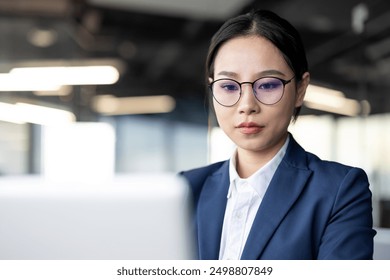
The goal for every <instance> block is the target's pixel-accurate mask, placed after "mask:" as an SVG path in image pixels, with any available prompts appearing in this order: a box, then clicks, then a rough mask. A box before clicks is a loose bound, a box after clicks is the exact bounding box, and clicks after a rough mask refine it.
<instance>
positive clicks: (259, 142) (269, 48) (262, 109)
mask: <svg viewBox="0 0 390 280" xmlns="http://www.w3.org/2000/svg"><path fill="white" fill-rule="evenodd" d="M265 76H274V77H278V78H281V79H283V80H290V79H291V78H292V77H293V76H294V72H293V71H292V70H291V69H290V67H289V66H288V65H287V63H286V61H285V60H284V58H283V55H282V53H281V52H280V51H279V50H278V49H277V48H276V47H275V46H274V45H273V44H272V43H271V42H270V41H268V40H267V39H265V38H263V37H259V36H246V37H237V38H234V39H231V40H229V41H227V42H225V43H224V44H223V45H222V46H221V47H220V49H219V51H218V53H217V55H216V57H215V61H214V80H217V79H223V78H229V79H234V80H236V81H238V82H240V83H242V82H253V81H255V80H257V79H259V78H261V77H265ZM308 80H309V74H308V73H305V75H304V78H303V80H302V82H300V83H299V86H298V87H297V84H296V79H293V80H292V81H291V82H290V83H288V84H286V85H285V89H284V94H283V97H282V99H281V100H280V101H279V102H277V103H276V104H273V105H264V104H262V103H260V102H259V101H257V99H256V98H255V96H254V93H253V89H252V86H251V85H250V84H243V85H242V93H241V98H240V100H239V101H238V102H237V103H236V104H235V105H234V106H232V107H224V106H222V105H220V104H219V103H218V102H216V101H215V99H214V100H213V103H214V108H215V113H216V116H217V120H218V123H219V125H220V127H221V128H222V129H223V131H224V132H225V133H226V134H227V135H228V136H229V138H230V139H231V140H232V141H233V142H234V143H235V144H236V145H237V147H238V151H239V152H240V151H242V150H245V151H249V152H256V153H269V152H270V153H271V154H274V153H276V152H277V150H279V149H280V147H281V146H282V145H283V144H284V141H285V139H286V137H287V128H288V126H289V124H290V122H291V118H292V115H293V113H294V109H295V107H299V106H301V105H302V103H303V97H304V94H305V90H306V86H307V83H308ZM211 81H212V80H211Z"/></svg>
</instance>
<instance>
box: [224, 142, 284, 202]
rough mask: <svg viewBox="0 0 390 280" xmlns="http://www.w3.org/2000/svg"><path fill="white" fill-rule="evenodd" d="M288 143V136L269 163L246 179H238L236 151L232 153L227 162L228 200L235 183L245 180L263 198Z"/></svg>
mask: <svg viewBox="0 0 390 280" xmlns="http://www.w3.org/2000/svg"><path fill="white" fill-rule="evenodd" d="M289 142H290V135H288V137H287V139H286V141H285V143H284V144H283V146H282V147H281V148H280V150H279V151H278V152H277V154H276V155H275V156H274V157H273V158H272V159H271V160H270V161H269V162H267V164H266V165H264V166H263V167H261V168H260V169H259V170H257V171H256V172H255V173H254V174H252V175H251V176H250V177H248V178H246V179H242V178H240V176H239V175H238V173H237V170H236V156H237V149H236V150H235V151H234V153H233V155H232V156H231V158H230V162H229V178H230V187H229V191H228V196H227V197H228V198H229V197H230V196H231V194H232V188H233V186H234V185H235V182H237V181H238V180H246V181H247V182H248V183H249V185H250V186H252V187H253V188H254V189H255V191H256V192H257V193H258V194H259V195H260V196H263V195H264V193H265V191H266V190H267V188H268V185H269V183H270V182H271V180H272V177H273V175H274V174H275V172H276V169H277V168H278V166H279V164H280V162H281V161H282V159H283V157H284V155H285V154H286V150H287V146H288V143H289Z"/></svg>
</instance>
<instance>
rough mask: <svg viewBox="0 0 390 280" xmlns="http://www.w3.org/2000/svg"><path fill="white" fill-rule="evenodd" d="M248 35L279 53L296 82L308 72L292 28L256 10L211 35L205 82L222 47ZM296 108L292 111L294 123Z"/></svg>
mask: <svg viewBox="0 0 390 280" xmlns="http://www.w3.org/2000/svg"><path fill="white" fill-rule="evenodd" d="M249 35H257V36H261V37H264V38H265V39H267V40H269V41H270V42H271V43H273V44H274V45H275V46H276V47H277V48H278V49H279V50H280V51H281V53H282V54H283V57H284V59H285V61H286V63H287V64H288V66H289V67H290V68H291V70H292V71H293V72H294V74H295V78H296V81H297V82H299V81H300V80H301V78H302V75H303V74H304V73H305V72H307V71H308V63H307V59H306V53H305V49H304V46H303V43H302V40H301V36H300V35H299V33H298V31H297V30H296V29H295V27H294V26H292V25H291V24H290V23H289V22H288V21H287V20H285V19H283V18H281V17H280V16H278V15H277V14H275V13H273V12H271V11H266V10H257V11H252V12H250V13H247V14H244V15H240V16H237V17H234V18H232V19H229V20H227V21H226V22H225V23H224V24H223V25H222V26H221V27H220V29H219V30H218V31H217V32H216V33H215V34H214V36H213V37H212V39H211V43H210V47H209V51H208V55H207V60H206V83H208V79H209V78H210V77H211V78H212V77H213V76H214V60H215V57H216V55H217V53H218V50H219V49H220V47H221V46H222V44H223V43H224V42H226V41H228V40H230V39H233V38H236V37H241V36H249ZM300 109H301V108H300V107H299V108H296V109H295V112H294V120H295V119H296V118H297V117H298V115H299V112H300Z"/></svg>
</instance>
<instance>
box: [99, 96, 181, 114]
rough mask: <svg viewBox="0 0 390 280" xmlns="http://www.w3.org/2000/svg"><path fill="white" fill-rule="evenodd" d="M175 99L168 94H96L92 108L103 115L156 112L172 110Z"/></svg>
mask: <svg viewBox="0 0 390 280" xmlns="http://www.w3.org/2000/svg"><path fill="white" fill-rule="evenodd" d="M175 106H176V101H175V99H174V98H173V97H171V96H169V95H155V96H136V97H115V96H113V95H100V96H96V97H95V98H94V101H93V108H94V109H95V111H96V112H98V113H100V114H103V115H132V114H156V113H168V112H171V111H173V109H174V108H175Z"/></svg>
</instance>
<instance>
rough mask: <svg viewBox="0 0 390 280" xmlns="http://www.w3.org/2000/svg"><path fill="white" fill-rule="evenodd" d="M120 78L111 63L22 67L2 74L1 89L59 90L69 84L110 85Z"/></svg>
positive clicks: (0, 79)
mask: <svg viewBox="0 0 390 280" xmlns="http://www.w3.org/2000/svg"><path fill="white" fill-rule="evenodd" d="M118 79H119V71H118V69H117V68H115V67H114V66H111V65H95V66H54V67H20V68H13V69H11V71H10V72H9V73H2V74H0V91H57V90H59V89H60V88H61V86H67V85H109V84H114V83H116V82H117V81H118Z"/></svg>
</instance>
